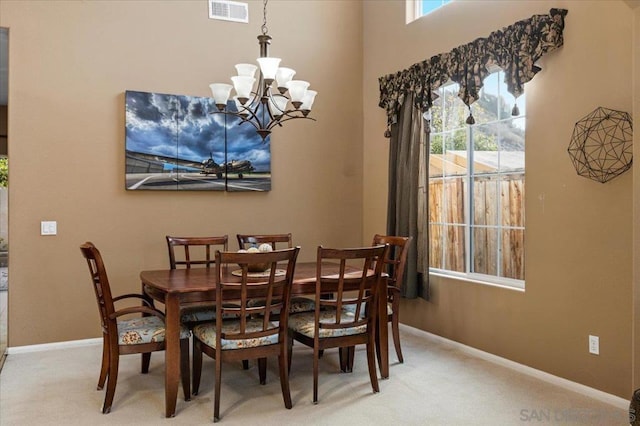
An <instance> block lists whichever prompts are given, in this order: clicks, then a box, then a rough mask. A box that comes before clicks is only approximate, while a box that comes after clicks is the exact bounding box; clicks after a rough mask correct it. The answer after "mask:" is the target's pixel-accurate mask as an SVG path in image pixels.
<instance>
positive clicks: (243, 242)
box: [236, 233, 293, 250]
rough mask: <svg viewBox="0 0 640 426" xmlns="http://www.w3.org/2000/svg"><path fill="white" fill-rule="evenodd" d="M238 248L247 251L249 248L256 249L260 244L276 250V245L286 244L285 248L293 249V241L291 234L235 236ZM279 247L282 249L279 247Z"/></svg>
mask: <svg viewBox="0 0 640 426" xmlns="http://www.w3.org/2000/svg"><path fill="white" fill-rule="evenodd" d="M236 237H237V239H238V248H239V249H240V250H244V249H248V248H249V247H258V246H260V244H271V248H272V249H274V250H276V249H277V248H278V247H277V246H278V244H286V247H287V248H292V247H293V240H292V238H291V233H288V234H262V235H251V234H237V235H236ZM279 247H282V245H280V246H279Z"/></svg>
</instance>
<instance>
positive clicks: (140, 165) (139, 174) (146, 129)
mask: <svg viewBox="0 0 640 426" xmlns="http://www.w3.org/2000/svg"><path fill="white" fill-rule="evenodd" d="M228 108H230V109H234V110H235V104H234V103H233V102H230V104H229V105H228ZM214 110H217V108H216V106H215V104H213V100H212V99H211V98H205V97H193V96H182V95H167V94H160V93H148V92H137V91H126V92H125V111H126V119H125V127H126V134H125V150H126V188H127V189H128V190H170V191H270V190H271V144H270V138H269V137H267V138H266V139H265V140H264V141H263V140H262V138H261V137H260V136H259V135H258V134H257V133H256V131H255V128H254V127H253V126H251V125H250V124H248V123H245V124H242V125H241V124H240V123H241V120H240V119H239V118H236V117H232V116H228V115H225V114H212V111H214Z"/></svg>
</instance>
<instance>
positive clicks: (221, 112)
mask: <svg viewBox="0 0 640 426" xmlns="http://www.w3.org/2000/svg"><path fill="white" fill-rule="evenodd" d="M211 114H225V115H233V116H235V117H238V118H239V119H240V120H241V122H240V123H238V124H242V123H249V124H251V125H252V126H253V127H255V128H256V130H260V129H262V128H264V127H263V126H262V123H261V122H260V120H259V119H258V117H256V116H255V114H253V116H252V117H250V118H247V117H245V116H243V115H242V114H240V113H237V112H233V111H212V112H211ZM254 117H255V121H257V122H258V124H256V123H255V122H254V120H253V118H254ZM258 125H259V126H258Z"/></svg>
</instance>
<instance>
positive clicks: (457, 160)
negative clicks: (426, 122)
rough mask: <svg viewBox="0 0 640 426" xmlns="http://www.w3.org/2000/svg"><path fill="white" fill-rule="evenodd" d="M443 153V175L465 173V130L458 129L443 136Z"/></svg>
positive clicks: (462, 174) (461, 174) (460, 174)
mask: <svg viewBox="0 0 640 426" xmlns="http://www.w3.org/2000/svg"><path fill="white" fill-rule="evenodd" d="M443 141H444V144H445V155H444V158H443V166H444V175H445V176H464V175H466V174H467V131H466V129H458V130H455V131H453V132H449V133H445V134H444V136H443Z"/></svg>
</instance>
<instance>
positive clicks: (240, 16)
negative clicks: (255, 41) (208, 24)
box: [209, 0, 249, 24]
mask: <svg viewBox="0 0 640 426" xmlns="http://www.w3.org/2000/svg"><path fill="white" fill-rule="evenodd" d="M209 19H221V20H223V21H233V22H244V23H245V24H246V23H248V22H249V5H248V4H247V3H241V2H237V1H227V0H209Z"/></svg>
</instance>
